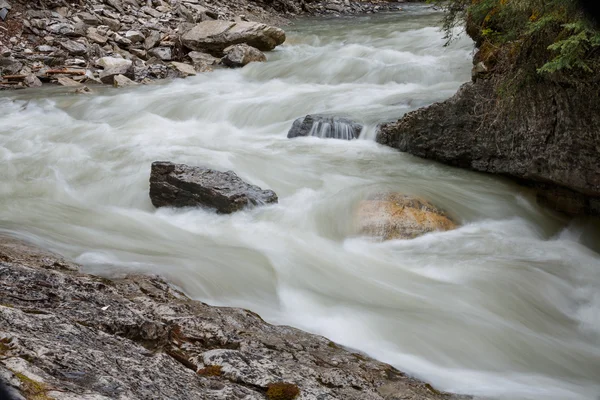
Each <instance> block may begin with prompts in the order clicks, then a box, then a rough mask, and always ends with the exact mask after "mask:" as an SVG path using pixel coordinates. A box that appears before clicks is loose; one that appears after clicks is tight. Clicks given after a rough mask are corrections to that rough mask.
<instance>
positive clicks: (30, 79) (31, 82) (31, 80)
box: [23, 74, 42, 87]
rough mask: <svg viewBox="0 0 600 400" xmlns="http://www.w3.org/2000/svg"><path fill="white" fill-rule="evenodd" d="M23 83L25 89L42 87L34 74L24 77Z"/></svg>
mask: <svg viewBox="0 0 600 400" xmlns="http://www.w3.org/2000/svg"><path fill="white" fill-rule="evenodd" d="M23 83H25V86H27V87H40V86H42V81H40V80H39V78H38V77H37V76H35V75H34V74H29V75H27V76H26V77H25V80H24V81H23Z"/></svg>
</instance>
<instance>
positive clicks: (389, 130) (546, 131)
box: [376, 72, 600, 215]
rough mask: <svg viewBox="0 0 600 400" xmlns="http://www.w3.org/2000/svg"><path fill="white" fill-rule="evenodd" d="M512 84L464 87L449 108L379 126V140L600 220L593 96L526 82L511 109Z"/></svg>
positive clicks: (588, 89) (583, 89)
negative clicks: (514, 184) (508, 182)
mask: <svg viewBox="0 0 600 400" xmlns="http://www.w3.org/2000/svg"><path fill="white" fill-rule="evenodd" d="M489 74H492V75H494V73H492V72H490V73H489ZM511 79H512V78H511V77H509V76H504V77H502V78H501V79H500V78H499V77H497V76H491V77H489V78H487V79H477V80H476V81H475V82H469V83H467V84H465V85H463V86H462V87H461V88H460V89H459V90H458V92H457V93H456V94H455V95H454V96H453V97H452V98H450V99H448V100H446V101H443V102H439V103H434V104H432V105H431V106H428V107H426V108H422V109H419V110H416V111H413V112H410V113H407V114H406V115H404V117H403V118H402V119H400V120H398V121H396V122H390V123H387V124H383V125H381V126H380V127H379V128H378V133H377V139H376V140H377V142H379V143H381V144H385V145H388V146H391V147H393V148H396V149H398V150H400V151H403V152H408V153H410V154H413V155H415V156H418V157H423V158H427V159H432V160H435V161H439V162H442V163H445V164H448V165H452V166H456V167H461V168H467V169H472V170H475V171H481V172H489V173H493V174H498V175H501V176H509V177H513V178H515V179H516V180H517V181H518V182H520V183H521V184H525V185H526V186H528V187H533V188H534V189H535V191H536V192H538V197H539V198H540V199H544V204H546V205H549V206H551V207H552V208H553V209H555V210H557V211H561V212H564V213H566V214H569V215H600V210H598V209H597V207H595V205H594V204H596V202H597V201H598V200H599V199H600V152H599V151H598V143H599V141H598V138H597V136H598V135H597V133H598V132H599V130H600V101H599V98H598V90H597V88H596V87H594V86H593V85H587V86H586V85H579V86H572V85H564V84H561V83H555V82H553V81H547V80H543V81H541V82H537V81H531V82H527V83H526V84H524V85H523V87H519V91H518V101H514V102H512V101H509V100H510V99H512V98H513V97H512V96H507V95H502V94H501V93H503V92H502V90H505V87H506V85H507V82H509V81H511ZM511 82H512V81H511ZM544 192H546V193H544ZM557 194H559V195H557ZM569 198H570V200H568V199H569ZM575 204H580V206H574V205H575Z"/></svg>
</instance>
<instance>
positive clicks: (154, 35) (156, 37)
mask: <svg viewBox="0 0 600 400" xmlns="http://www.w3.org/2000/svg"><path fill="white" fill-rule="evenodd" d="M160 38H161V34H160V32H158V31H150V33H149V34H148V36H147V37H146V39H145V40H144V48H145V49H146V50H150V49H152V48H154V47H156V45H157V44H158V43H159V42H160Z"/></svg>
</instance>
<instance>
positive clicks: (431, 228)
mask: <svg viewBox="0 0 600 400" xmlns="http://www.w3.org/2000/svg"><path fill="white" fill-rule="evenodd" d="M355 223H356V228H357V231H358V232H360V233H361V234H363V235H369V236H374V237H377V238H381V239H383V240H391V239H413V238H415V237H417V236H421V235H424V234H426V233H430V232H435V231H449V230H452V229H455V228H456V227H457V225H456V223H455V222H454V221H452V219H450V217H449V216H448V215H447V214H446V213H445V212H444V211H442V210H440V209H439V208H437V207H436V206H434V205H433V204H431V203H430V202H428V201H426V200H423V199H420V198H417V197H411V196H406V195H403V194H398V193H380V194H376V195H374V196H372V197H370V198H368V199H367V200H363V201H361V202H360V204H359V206H358V210H357V212H356V215H355Z"/></svg>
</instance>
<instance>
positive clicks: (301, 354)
mask: <svg viewBox="0 0 600 400" xmlns="http://www.w3.org/2000/svg"><path fill="white" fill-rule="evenodd" d="M78 269H79V266H78V265H77V264H74V263H72V262H71V261H69V260H66V259H64V258H62V257H60V256H58V255H56V254H53V253H50V252H47V251H44V250H41V249H39V248H36V247H34V246H31V245H28V244H26V243H23V242H20V241H17V240H14V239H10V238H6V237H0V276H1V277H2V279H0V378H1V379H2V380H3V381H4V382H6V384H7V385H8V387H9V390H11V391H12V393H16V394H18V395H19V396H23V397H25V398H40V399H41V398H43V399H53V400H73V399H97V400H105V399H106V400H108V399H125V398H126V399H130V400H142V399H155V398H160V399H178V400H196V399H203V400H232V399H246V400H267V399H269V398H270V399H273V398H276V397H269V393H271V395H274V394H277V393H292V394H294V395H295V394H296V393H298V392H299V395H298V397H296V399H297V400H317V399H331V400H392V399H408V398H410V399H413V400H451V399H465V397H461V396H453V395H450V394H445V393H440V392H438V391H437V390H435V389H433V388H432V387H431V385H429V384H427V383H424V382H421V381H418V380H416V379H413V378H411V377H409V376H407V375H405V374H403V373H402V372H400V371H398V370H396V369H395V368H393V367H391V366H390V365H387V364H384V363H381V362H378V361H375V360H373V359H371V358H369V357H367V356H365V355H364V354H360V353H356V352H353V351H351V350H349V349H345V348H342V347H341V346H339V345H337V344H335V343H333V342H331V341H330V340H328V339H326V338H324V337H322V336H318V335H313V334H309V333H306V332H303V331H300V330H298V329H294V328H291V327H287V326H274V325H270V324H268V323H266V322H265V321H263V320H262V319H261V318H260V317H259V316H258V315H257V314H255V313H253V312H251V311H248V310H243V309H239V308H225V307H213V306H209V305H207V304H204V303H201V302H199V301H194V300H191V299H189V298H188V297H187V296H186V295H185V294H183V293H182V292H180V291H179V290H177V289H175V288H173V287H172V286H171V285H169V284H168V283H167V282H165V281H164V280H163V279H161V278H160V277H157V276H140V275H131V276H127V277H124V278H121V279H114V280H109V279H106V278H102V277H97V276H92V275H88V274H83V273H80V272H79V271H78ZM276 389H281V390H276ZM283 389H285V391H284V390H283ZM294 389H295V390H294Z"/></svg>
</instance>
